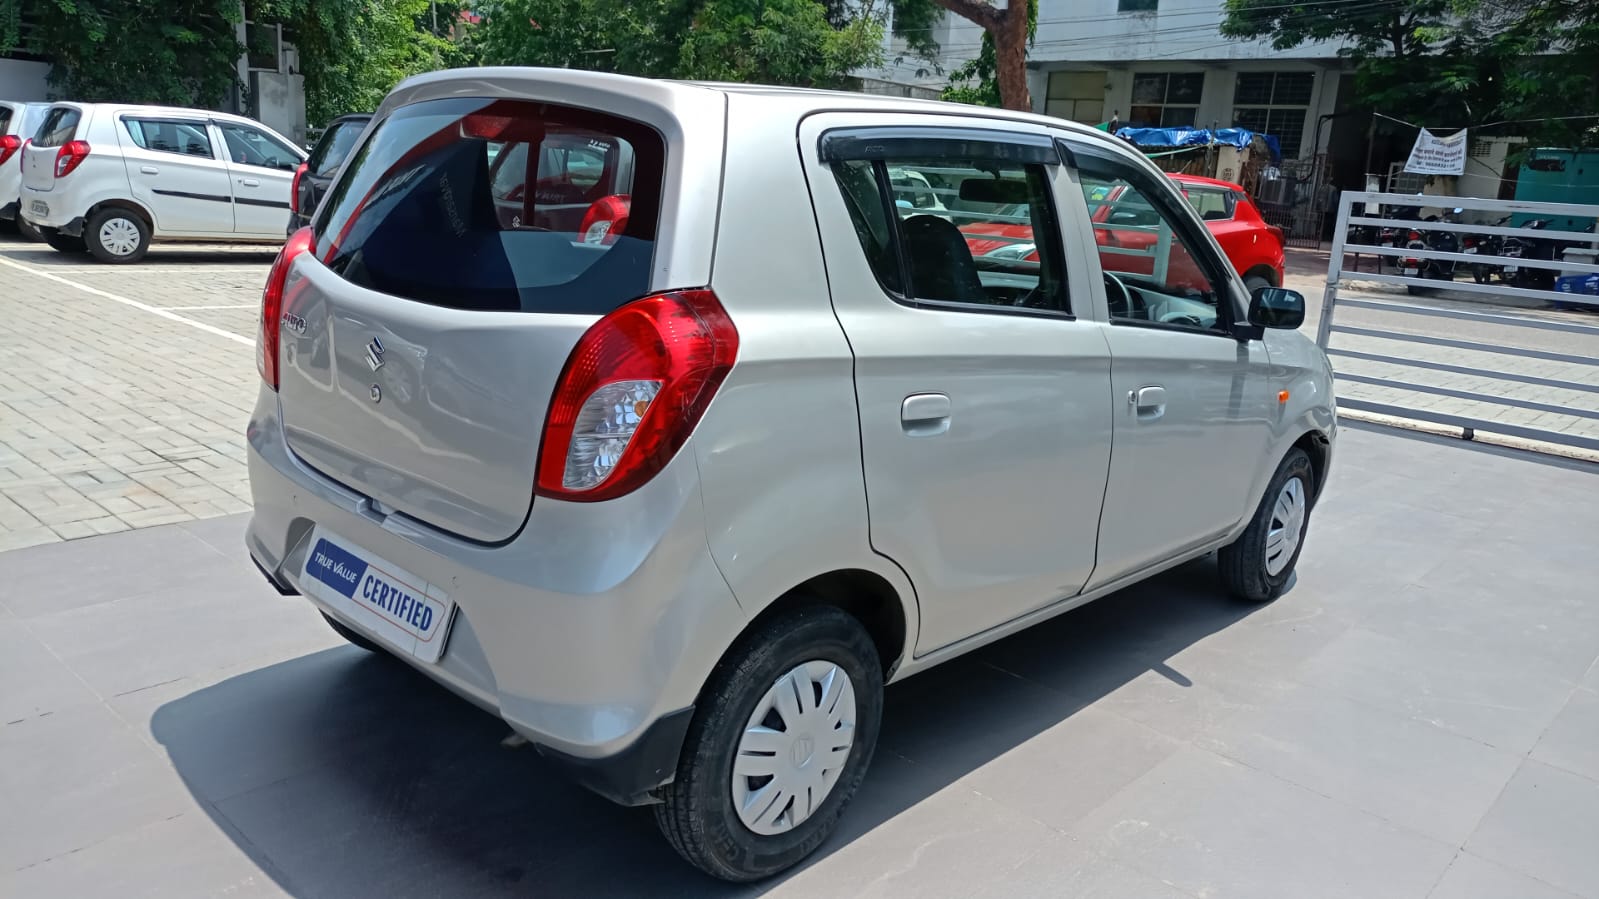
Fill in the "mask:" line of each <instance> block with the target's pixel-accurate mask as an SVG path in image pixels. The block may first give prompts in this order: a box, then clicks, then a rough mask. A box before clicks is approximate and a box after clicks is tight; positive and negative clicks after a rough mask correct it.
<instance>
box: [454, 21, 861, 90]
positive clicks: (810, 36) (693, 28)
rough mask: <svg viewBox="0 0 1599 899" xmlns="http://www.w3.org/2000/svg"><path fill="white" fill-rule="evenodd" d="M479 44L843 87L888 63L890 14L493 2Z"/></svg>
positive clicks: (614, 64)
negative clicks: (885, 44)
mask: <svg viewBox="0 0 1599 899" xmlns="http://www.w3.org/2000/svg"><path fill="white" fill-rule="evenodd" d="M478 8H479V11H480V12H482V13H483V16H484V21H483V25H482V27H481V28H480V30H479V33H478V40H477V44H476V46H477V49H478V51H479V52H480V53H481V54H482V58H483V61H484V62H485V63H488V64H490V65H538V66H553V67H559V68H581V69H594V70H600V71H614V72H625V73H628V74H633V75H651V76H657V77H672V78H690V79H704V80H721V81H750V82H761V83H766V84H790V85H802V86H838V85H840V84H842V83H843V81H844V79H845V78H847V77H848V75H849V73H850V72H851V71H853V70H854V69H856V68H859V67H861V66H866V65H872V64H875V63H876V62H878V61H879V60H880V58H881V54H882V35H883V23H882V17H881V15H879V14H875V13H874V12H873V11H872V9H871V8H870V7H869V6H868V7H867V8H866V9H864V10H862V9H860V8H859V7H856V13H855V14H854V15H853V16H849V17H846V18H844V19H842V20H840V21H837V22H835V21H832V20H830V18H829V9H828V7H827V6H826V5H825V4H823V3H820V2H817V0H640V2H628V0H490V2H488V3H485V4H482V5H480V6H479V7H478Z"/></svg>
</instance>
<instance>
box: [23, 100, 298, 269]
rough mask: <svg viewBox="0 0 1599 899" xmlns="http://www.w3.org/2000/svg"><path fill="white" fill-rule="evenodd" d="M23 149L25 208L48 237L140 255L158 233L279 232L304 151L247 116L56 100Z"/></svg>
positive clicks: (64, 245)
mask: <svg viewBox="0 0 1599 899" xmlns="http://www.w3.org/2000/svg"><path fill="white" fill-rule="evenodd" d="M21 156H22V194H21V197H20V204H21V205H20V212H21V216H22V218H23V219H25V220H26V221H27V222H28V223H30V224H32V225H33V226H34V227H36V228H37V229H38V230H39V232H40V233H41V234H42V235H43V236H44V239H45V240H46V241H47V242H48V243H49V244H50V245H51V246H52V247H55V248H56V249H57V250H61V251H63V252H83V251H85V250H87V251H88V252H90V253H93V254H94V256H95V258H96V259H99V260H100V261H102V262H137V261H138V260H139V259H141V258H143V257H144V254H145V252H146V251H147V250H148V249H149V248H150V242H151V241H152V240H205V241H226V242H235V241H239V242H256V241H259V242H261V243H280V242H282V240H283V234H284V230H285V228H286V226H287V225H288V221H289V193H290V190H291V187H292V183H293V181H294V171H295V169H296V168H298V167H299V165H300V163H301V162H304V161H305V157H306V154H305V151H304V150H302V149H300V148H299V147H296V146H295V145H294V144H293V143H292V142H291V141H289V140H288V139H287V138H285V137H284V136H282V135H281V134H278V133H277V132H275V131H273V130H272V129H270V128H268V127H266V126H265V125H262V124H261V123H259V122H255V121H251V120H250V119H247V118H243V117H241V116H235V115H228V114H226V113H221V112H209V111H206V110H200V109H179V108H175V107H165V106H124V105H118V104H111V103H57V104H55V105H53V106H51V107H50V110H49V111H48V112H47V113H46V114H45V117H44V121H43V124H42V125H40V127H39V130H38V132H37V133H36V134H35V135H34V137H33V139H32V140H30V141H29V142H27V143H26V144H25V145H23V147H22V153H21Z"/></svg>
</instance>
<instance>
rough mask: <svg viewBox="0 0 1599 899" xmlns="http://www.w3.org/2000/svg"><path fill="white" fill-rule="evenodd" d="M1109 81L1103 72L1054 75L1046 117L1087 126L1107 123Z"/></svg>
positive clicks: (1046, 105)
mask: <svg viewBox="0 0 1599 899" xmlns="http://www.w3.org/2000/svg"><path fill="white" fill-rule="evenodd" d="M1106 77H1107V75H1106V73H1105V72H1103V71H1098V72H1050V73H1049V95H1048V97H1047V98H1046V99H1045V101H1044V113H1045V114H1046V115H1052V116H1055V117H1056V118H1060V119H1069V120H1071V121H1073V122H1082V123H1083V124H1085V125H1097V124H1099V123H1100V122H1103V121H1105V118H1106V116H1105V79H1106Z"/></svg>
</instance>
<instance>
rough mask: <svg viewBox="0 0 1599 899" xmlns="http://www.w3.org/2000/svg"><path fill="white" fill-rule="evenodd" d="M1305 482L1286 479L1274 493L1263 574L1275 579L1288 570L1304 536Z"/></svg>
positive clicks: (1267, 531)
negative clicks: (1281, 486) (1264, 572)
mask: <svg viewBox="0 0 1599 899" xmlns="http://www.w3.org/2000/svg"><path fill="white" fill-rule="evenodd" d="M1306 511H1307V509H1306V504H1305V482H1304V481H1301V480H1300V479H1299V478H1289V479H1288V483H1286V484H1284V485H1283V489H1282V490H1280V491H1278V493H1277V502H1276V503H1275V504H1273V505H1272V508H1271V526H1270V527H1269V528H1267V529H1266V573H1267V574H1270V575H1273V576H1276V575H1278V574H1281V573H1282V570H1283V569H1284V568H1287V567H1288V562H1289V560H1291V559H1292V558H1293V557H1294V551H1295V550H1297V549H1298V548H1299V540H1300V538H1301V537H1302V536H1303V535H1304V533H1305V513H1306Z"/></svg>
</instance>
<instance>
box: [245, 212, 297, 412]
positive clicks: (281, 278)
mask: <svg viewBox="0 0 1599 899" xmlns="http://www.w3.org/2000/svg"><path fill="white" fill-rule="evenodd" d="M310 250H311V229H310V228H301V229H300V230H298V231H296V232H294V233H293V234H291V235H289V240H288V242H287V243H285V244H284V245H283V249H282V250H279V251H278V258H277V259H274V260H272V269H271V271H269V272H267V281H266V289H265V290H263V291H261V330H260V331H259V332H258V333H257V335H256V341H255V367H256V368H257V369H260V371H261V380H263V381H265V382H266V383H267V386H268V387H271V388H272V389H273V390H277V389H278V338H279V336H280V335H281V333H282V328H283V286H284V284H285V283H286V282H287V281H288V280H289V267H290V266H291V265H293V264H294V260H295V258H296V257H298V256H299V255H300V254H302V253H308V252H310Z"/></svg>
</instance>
